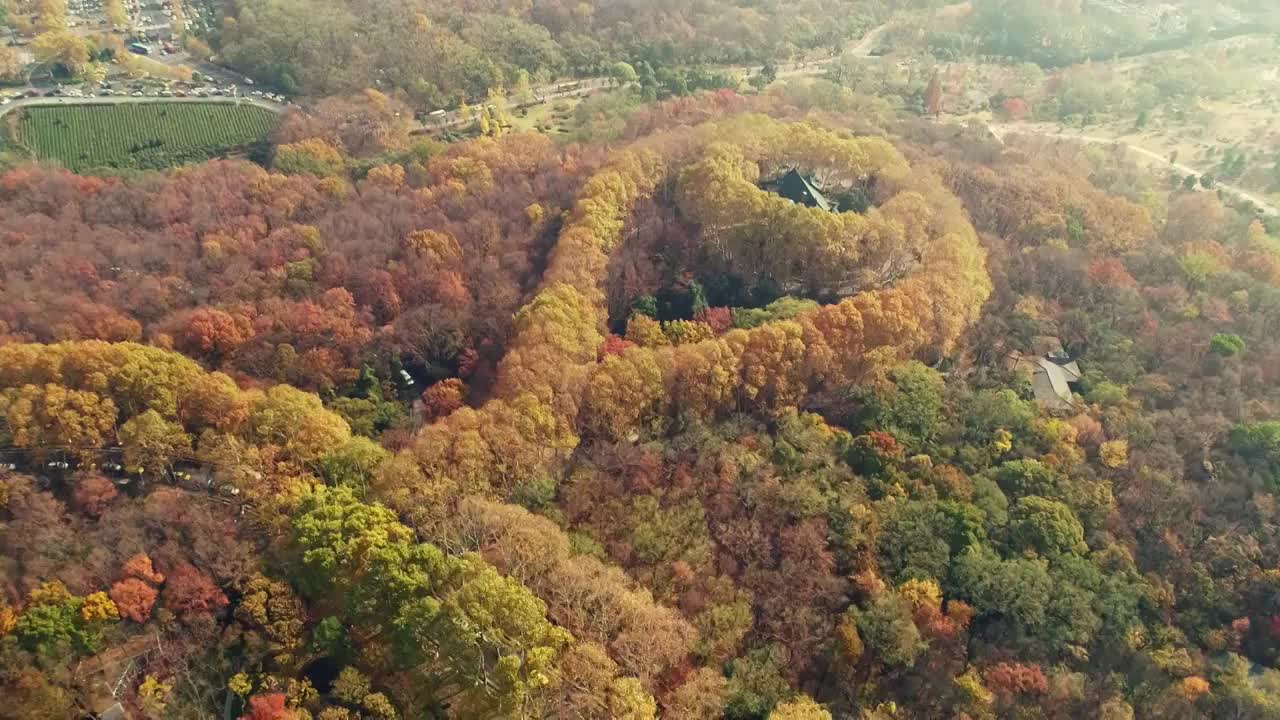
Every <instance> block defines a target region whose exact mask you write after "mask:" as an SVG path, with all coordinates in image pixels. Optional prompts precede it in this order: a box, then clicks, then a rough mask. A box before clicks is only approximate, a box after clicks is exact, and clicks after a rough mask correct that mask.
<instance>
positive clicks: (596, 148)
mask: <svg viewBox="0 0 1280 720" xmlns="http://www.w3.org/2000/svg"><path fill="white" fill-rule="evenodd" d="M911 5H912V8H899V7H897V6H896V4H894V3H881V2H878V1H870V2H857V3H848V2H826V1H824V0H801V1H800V2H797V3H778V2H769V1H766V2H753V3H738V2H729V1H727V0H705V1H698V2H639V1H638V0H637V1H635V2H626V1H623V0H607V1H606V0H600V1H597V2H590V3H578V4H573V3H557V2H556V0H532V1H528V2H506V1H501V2H500V1H497V0H493V1H489V0H471V1H468V2H448V3H419V2H415V1H412V0H375V1H373V2H370V1H368V0H343V1H342V2H327V1H326V2H320V1H319V0H238V1H237V2H232V3H230V4H229V5H228V7H227V8H226V17H225V22H223V23H222V24H221V25H220V27H219V28H218V29H217V36H216V37H214V38H211V42H214V43H215V44H216V46H217V47H218V49H219V52H220V53H221V54H222V57H221V59H220V61H221V62H225V63H226V64H227V65H229V66H230V67H233V68H236V69H237V70H238V71H239V72H243V73H249V74H252V75H254V76H256V77H259V78H261V79H262V80H264V81H266V82H271V83H276V84H278V85H281V86H288V87H289V88H290V91H291V92H300V93H305V94H306V95H308V96H310V97H309V98H308V99H307V101H306V102H305V103H304V104H303V106H302V107H295V108H292V109H290V110H288V111H287V112H286V113H285V114H284V116H283V117H282V119H281V121H280V123H279V125H278V126H277V127H276V129H275V130H274V132H273V134H272V136H271V138H270V140H269V142H268V143H267V144H268V145H269V148H266V150H265V155H264V157H258V158H255V159H256V160H258V162H254V161H251V160H250V159H248V158H224V159H217V160H210V161H206V162H201V163H197V164H191V165H187V166H185V167H180V168H172V169H169V170H165V171H128V172H110V173H101V174H87V173H86V174H77V173H73V172H70V171H68V170H66V169H63V168H59V167H55V166H53V165H49V164H39V163H31V162H7V161H6V164H5V166H4V167H3V168H2V169H0V698H3V700H2V701H0V719H7V718H14V719H15V720H17V719H19V718H21V719H24V720H25V719H29V718H50V719H56V718H79V717H98V716H111V715H109V714H108V713H113V712H120V713H124V716H127V717H131V718H149V719H159V718H184V719H185V718H191V719H195V718H209V717H227V718H242V719H247V720H360V719H369V720H375V719H376V720H393V719H395V718H423V719H429V720H445V719H474V720H481V719H485V720H487V719H491V718H510V719H513V720H514V719H522V720H524V719H534V718H537V719H545V720H551V719H559V718H566V719H577V720H606V719H608V720H613V719H625V720H656V719H657V718H663V719H670V720H717V719H723V720H824V719H825V720H832V719H837V718H849V719H854V720H916V719H919V720H925V719H930V718H938V719H943V718H947V719H951V718H964V719H967V720H1015V719H1016V720H1030V719H1043V720H1057V719H1062V720H1066V719H1067V718H1104V719H1106V720H1133V719H1134V718H1150V719H1153V720H1156V719H1159V720H1164V719H1177V720H1182V719H1188V720H1191V719H1194V718H1241V719H1243V718H1248V719H1260V720H1261V719H1269V718H1280V536H1278V535H1277V533H1276V532H1275V529H1276V526H1277V524H1278V523H1280V503H1278V501H1277V494H1280V222H1277V219H1276V217H1275V216H1274V215H1273V214H1269V213H1268V212H1267V210H1266V209H1265V208H1261V207H1260V205H1259V204H1258V203H1252V202H1245V201H1243V200H1242V197H1243V196H1244V193H1241V192H1239V191H1237V190H1231V191H1225V190H1224V191H1218V190H1217V188H1214V187H1212V186H1211V184H1201V183H1199V182H1198V181H1197V182H1192V183H1187V182H1185V181H1184V180H1183V179H1182V178H1181V177H1180V176H1179V177H1174V178H1169V177H1166V176H1164V175H1162V174H1161V173H1160V171H1159V169H1158V168H1156V167H1153V165H1152V164H1151V163H1149V162H1142V163H1140V162H1138V161H1137V160H1136V159H1135V157H1133V156H1132V155H1131V154H1129V153H1126V152H1125V151H1124V150H1123V149H1122V148H1120V147H1115V146H1106V145H1092V146H1086V145H1083V144H1076V143H1066V142H1055V141H1054V140H1052V139H1050V138H1047V137H1042V136H1039V135H1035V134H1032V133H1026V134H1022V133H1020V132H1017V131H1016V130H1014V131H1003V132H1001V133H1000V136H999V137H997V134H996V133H995V132H994V131H993V129H992V128H993V127H994V126H993V125H991V124H989V123H988V122H986V121H985V120H982V121H979V120H974V119H972V118H971V119H970V121H968V122H959V121H953V122H948V121H947V120H946V119H939V115H940V114H941V111H940V108H941V105H942V100H941V99H940V96H941V94H942V93H944V92H945V91H944V89H943V88H942V85H943V81H942V80H941V79H940V76H941V72H940V71H935V72H934V73H933V74H932V76H931V77H932V80H930V78H927V77H926V78H924V79H923V80H920V81H919V82H915V83H914V85H911V84H910V83H908V85H904V86H896V85H893V82H896V81H893V82H891V81H889V80H884V81H883V82H882V84H881V85H880V92H878V93H869V92H868V91H867V90H868V84H869V83H871V81H870V80H868V78H867V77H866V76H859V77H860V78H861V80H859V81H848V82H846V80H847V78H845V79H842V75H841V73H842V72H844V70H843V69H842V68H845V66H843V65H841V64H840V63H839V62H832V63H831V65H830V70H827V69H824V70H823V72H824V73H826V78H825V79H814V78H813V77H811V76H803V77H796V78H793V79H790V80H788V79H781V80H780V79H778V78H777V77H776V76H775V77H773V78H769V79H768V80H767V81H759V82H755V83H748V82H745V81H744V82H741V83H736V84H733V86H732V87H721V88H719V89H714V90H706V91H701V92H699V91H697V88H694V87H688V86H685V87H684V91H682V92H674V91H673V92H664V93H661V94H662V95H664V96H665V95H670V97H666V98H665V99H657V95H658V93H646V92H645V91H644V90H643V88H644V87H645V85H646V80H645V78H644V77H641V76H640V75H639V74H634V75H633V76H631V77H629V78H628V77H622V76H619V77H615V79H614V81H613V86H612V87H611V88H609V89H608V91H607V92H602V93H601V94H600V95H598V96H594V97H590V98H586V99H583V100H582V101H581V104H580V105H579V106H578V107H579V111H578V113H577V115H576V116H575V118H574V119H573V120H572V122H573V123H574V130H573V132H572V133H565V134H564V135H565V136H557V135H556V133H547V132H539V131H537V129H536V126H535V128H534V129H529V128H522V127H519V126H518V124H517V123H516V122H515V121H514V120H513V119H511V118H505V119H504V118H503V114H504V113H506V112H507V109H506V107H505V105H504V104H503V102H502V98H503V97H505V96H502V95H500V94H499V92H498V91H497V90H496V88H499V87H503V86H505V87H511V86H516V85H521V84H523V85H525V86H527V85H528V84H529V83H530V82H531V81H533V82H537V81H541V82H544V83H547V82H552V81H554V80H556V79H557V78H560V77H563V76H565V75H567V74H578V75H583V76H591V75H594V74H610V73H612V72H613V71H612V70H610V68H612V67H614V66H615V65H616V63H620V62H621V63H626V64H627V65H628V66H629V67H632V68H643V67H647V68H648V70H647V71H646V72H651V73H652V74H653V78H656V77H657V75H658V72H657V71H656V70H655V69H661V68H668V69H669V70H671V69H673V68H678V69H679V73H683V74H681V75H680V78H681V80H682V81H683V80H684V79H687V78H688V77H693V76H694V75H696V73H698V72H702V70H697V68H704V69H705V68H719V70H717V71H716V72H721V71H723V73H725V76H726V77H727V76H728V73H730V70H727V69H725V68H727V67H730V66H732V65H734V64H749V63H757V62H759V63H762V64H763V63H766V62H770V63H771V62H773V61H774V60H777V59H779V58H785V57H797V56H799V55H801V54H803V53H804V52H808V51H813V50H814V49H815V48H824V49H840V48H842V47H844V46H846V45H847V44H848V43H850V42H851V41H857V40H858V39H859V38H860V37H863V36H864V33H866V32H868V31H870V30H872V28H875V27H876V26H878V25H880V23H883V22H885V21H886V20H889V19H890V18H892V17H896V16H895V15H894V13H895V12H898V11H906V10H912V11H920V12H929V13H932V12H935V11H940V12H950V11H953V10H954V8H949V7H947V8H942V9H941V10H938V6H939V3H929V2H920V3H913V4H911ZM970 10H971V14H969V15H966V16H965V22H966V23H968V24H966V25H965V26H964V27H965V30H964V31H963V33H964V38H961V39H956V38H952V39H951V40H948V39H947V38H945V37H942V36H941V35H940V34H937V35H929V36H927V37H926V36H921V37H920V38H918V39H919V40H920V41H921V42H925V43H926V44H927V43H932V44H934V45H935V46H939V47H940V46H942V45H946V44H947V43H949V42H952V41H954V44H955V46H956V47H959V46H961V45H963V44H965V43H976V44H977V46H980V47H982V48H984V52H989V53H991V54H993V55H1002V56H1006V57H1008V58H1014V59H1016V60H1017V62H1043V63H1044V64H1045V67H1050V66H1052V64H1053V63H1056V62H1061V63H1071V62H1075V61H1076V60H1077V59H1080V58H1082V57H1086V56H1089V55H1090V54H1091V53H1093V52H1095V51H1098V52H1105V51H1115V48H1116V47H1118V45H1117V43H1120V42H1121V41H1122V40H1123V42H1125V43H1131V44H1133V46H1134V47H1135V48H1139V49H1140V48H1141V46H1142V44H1143V43H1144V42H1147V41H1148V40H1144V39H1143V38H1142V37H1140V36H1139V35H1136V34H1135V32H1136V31H1134V32H1130V31H1129V30H1126V29H1124V28H1118V27H1116V26H1112V28H1111V29H1112V30H1113V31H1114V32H1115V34H1114V35H1106V34H1094V33H1092V32H1091V31H1090V28H1093V27H1094V26H1095V25H1096V24H1098V23H1099V22H1100V21H1099V20H1098V17H1097V16H1095V15H1088V14H1087V13H1085V12H1084V10H1082V7H1081V4H1080V3H1071V2H1057V3H1044V4H1041V6H1040V10H1035V9H1034V8H1032V7H1031V6H1030V5H1028V4H1027V3H1020V2H1013V1H1012V0H1001V1H1000V2H996V1H995V0H979V1H978V2H975V3H974V5H973V7H972V8H970ZM1041 29H1043V30H1044V31H1045V33H1044V34H1041V35H1037V37H1041V38H1042V40H1043V41H1042V42H1040V43H1038V44H1037V43H1035V42H1031V43H1028V42H1027V39H1028V37H1027V36H1028V35H1029V34H1031V35H1034V34H1035V33H1037V32H1040V30H1041ZM1050 30H1052V32H1050ZM898 31H901V27H899V26H890V25H885V26H882V27H881V28H880V30H877V31H876V32H885V33H887V36H888V37H893V33H894V32H898ZM1054 32H1056V33H1061V35H1060V36H1059V35H1053V34H1052V33H1054ZM338 37H344V38H351V42H349V43H335V41H334V38H338ZM873 39H874V38H873ZM1068 39H1073V40H1074V41H1077V44H1076V45H1068V44H1066V43H1065V41H1066V40H1068ZM1059 40H1062V42H1059ZM339 45H340V46H341V49H340V50H339V49H338V46H339ZM1095 46H1096V47H1095ZM1099 48H1101V50H1100V49H1099ZM872 49H873V48H872V47H871V44H867V46H866V47H863V48H861V49H860V50H859V52H860V53H861V54H862V56H864V57H869V56H870V55H869V53H870V52H871V50H872ZM1135 52H1136V50H1135ZM770 67H772V66H770ZM846 69H847V68H846ZM774 71H775V72H776V68H775V69H774ZM671 72H672V73H674V72H676V71H675V70H671ZM759 72H763V69H762V70H760V71H759ZM675 77H676V75H674V74H673V75H671V76H670V77H667V78H666V80H663V81H659V82H660V84H662V85H663V87H666V88H668V89H670V88H673V87H675V85H674V84H672V83H673V82H674V80H673V78H675ZM917 79H918V80H919V78H917ZM655 81H656V80H655ZM775 81H776V82H775ZM876 82H880V81H876ZM913 82H914V81H913ZM908 86H909V87H908ZM903 88H907V89H903ZM899 91H901V92H902V93H904V94H905V95H904V96H900V97H899V99H900V100H901V98H902V97H905V96H907V95H909V96H910V97H911V98H914V99H913V100H911V101H910V102H903V103H897V104H895V103H891V102H889V101H888V100H886V97H887V96H888V95H890V94H893V93H897V92H899ZM485 94H488V97H489V98H490V99H492V100H493V103H492V105H489V106H487V107H485V108H482V109H481V112H480V114H479V115H478V116H476V117H475V118H474V123H473V124H468V125H467V129H466V130H465V131H461V130H459V131H454V130H448V129H440V128H438V129H437V130H438V132H433V133H428V132H426V131H424V129H423V126H422V125H420V124H419V122H418V120H415V118H414V111H415V109H416V110H422V109H423V108H426V107H434V106H453V105H456V104H458V103H459V102H462V103H463V104H465V101H466V100H467V99H468V98H473V97H475V96H477V95H485ZM917 101H918V102H917ZM913 103H914V104H913ZM930 116H932V117H930ZM464 119H466V120H468V121H471V120H472V119H473V118H472V117H470V116H468V117H466V118H464ZM505 120H512V121H511V122H506V121H505ZM566 122H569V121H568V120H566ZM117 706H118V707H117ZM115 717H120V715H115Z"/></svg>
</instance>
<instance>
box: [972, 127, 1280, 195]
mask: <svg viewBox="0 0 1280 720" xmlns="http://www.w3.org/2000/svg"><path fill="white" fill-rule="evenodd" d="M987 127H988V128H989V129H990V130H991V134H992V135H995V136H996V137H997V138H999V139H1000V140H1004V137H1005V136H1006V135H1010V134H1017V133H1022V134H1025V135H1039V136H1041V137H1051V138H1057V139H1060V140H1071V141H1073V142H1078V143H1085V144H1087V145H1122V146H1124V147H1125V148H1127V149H1129V150H1130V151H1132V152H1134V153H1136V154H1138V155H1141V156H1142V157H1144V158H1146V159H1148V160H1150V161H1152V162H1154V163H1156V164H1158V165H1163V166H1165V167H1168V168H1171V169H1173V170H1176V171H1177V172H1179V173H1182V174H1183V175H1196V176H1201V175H1204V171H1202V170H1198V169H1196V168H1193V167H1191V166H1190V165H1184V164H1183V163H1180V162H1171V161H1170V160H1169V158H1167V157H1165V156H1164V155H1161V154H1160V153H1157V152H1153V151H1151V150H1148V149H1146V148H1144V147H1141V146H1138V145H1133V144H1130V143H1127V142H1125V141H1123V140H1117V139H1115V138H1106V137H1098V136H1095V135H1083V134H1080V133H1064V132H1059V131H1057V130H1055V129H1052V128H1047V127H1045V126H1043V125H1037V124H1035V123H990V124H988V125H987ZM1214 188H1215V189H1218V190H1222V191H1223V192H1225V193H1227V194H1228V195H1234V196H1236V197H1238V198H1240V199H1242V200H1247V201H1248V202H1251V203H1253V204H1254V205H1256V206H1257V207H1258V208H1259V209H1260V210H1262V212H1264V213H1266V214H1267V215H1280V207H1277V206H1276V205H1275V204H1273V203H1270V202H1268V201H1266V200H1264V199H1263V198H1260V197H1258V196H1257V195H1255V194H1254V193H1251V192H1249V191H1248V190H1244V189H1242V188H1239V187H1236V186H1235V185H1230V184H1228V183H1224V182H1217V183H1215V184H1214Z"/></svg>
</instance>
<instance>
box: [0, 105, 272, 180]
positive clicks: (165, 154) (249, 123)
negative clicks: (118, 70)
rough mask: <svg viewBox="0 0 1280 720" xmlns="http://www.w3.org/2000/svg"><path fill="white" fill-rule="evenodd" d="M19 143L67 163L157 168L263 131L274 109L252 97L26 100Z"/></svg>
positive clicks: (239, 143)
mask: <svg viewBox="0 0 1280 720" xmlns="http://www.w3.org/2000/svg"><path fill="white" fill-rule="evenodd" d="M21 112H22V117H21V118H20V120H19V123H18V139H19V141H20V144H21V145H23V146H25V147H26V148H27V149H28V150H30V151H31V152H32V153H33V154H34V155H35V156H36V158H37V159H40V160H56V161H58V162H60V163H62V165H63V166H65V167H66V168H68V169H69V170H73V171H76V172H81V171H85V170H92V169H94V168H120V169H124V168H131V169H138V170H157V169H161V168H166V167H172V166H174V165H182V164H185V163H192V162H200V161H202V160H208V159H209V158H212V157H217V156H219V155H222V154H224V153H226V152H228V151H230V150H234V149H236V148H241V147H244V146H246V145H249V144H251V143H253V142H256V141H258V140H261V139H263V138H264V137H266V135H267V133H269V132H270V131H271V129H272V128H273V127H274V126H275V124H276V120H277V117H276V115H275V113H272V112H271V111H269V110H265V109H263V108H259V107H254V106H252V105H240V106H236V105H220V104H215V103H129V104H121V105H67V106H54V107H32V108H27V109H25V110H23V111H21Z"/></svg>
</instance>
